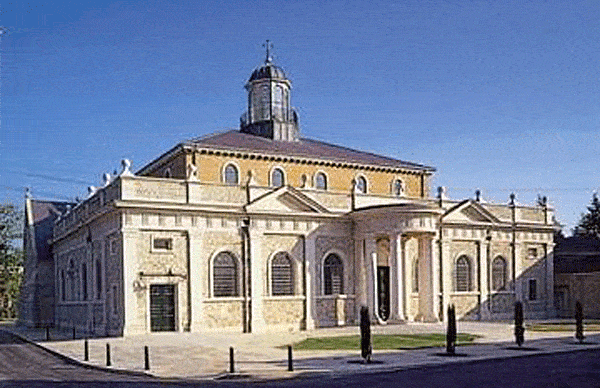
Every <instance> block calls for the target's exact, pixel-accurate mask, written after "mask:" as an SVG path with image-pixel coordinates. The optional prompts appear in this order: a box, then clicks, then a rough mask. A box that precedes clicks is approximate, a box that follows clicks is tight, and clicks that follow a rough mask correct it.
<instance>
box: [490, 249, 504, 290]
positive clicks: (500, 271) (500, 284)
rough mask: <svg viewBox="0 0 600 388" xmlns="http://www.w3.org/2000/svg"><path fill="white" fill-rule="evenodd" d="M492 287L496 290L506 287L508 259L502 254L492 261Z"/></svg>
mask: <svg viewBox="0 0 600 388" xmlns="http://www.w3.org/2000/svg"><path fill="white" fill-rule="evenodd" d="M492 289H493V290H494V291H501V290H504V289H506V260H504V258H503V257H500V256H498V257H496V258H495V259H494V261H492Z"/></svg>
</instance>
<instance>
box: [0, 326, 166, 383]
mask: <svg viewBox="0 0 600 388" xmlns="http://www.w3.org/2000/svg"><path fill="white" fill-rule="evenodd" d="M69 380H71V381H72V380H78V381H81V382H90V381H107V382H111V381H112V382H114V381H130V382H138V383H139V382H141V381H152V380H150V379H149V378H146V377H144V376H140V377H138V376H125V375H121V374H117V373H111V372H105V371H102V370H96V369H91V368H85V367H82V366H79V365H73V364H70V363H68V362H66V361H64V360H63V359H61V358H59V357H56V356H54V355H51V354H50V353H48V352H46V351H44V350H42V349H40V348H38V347H36V346H34V345H31V344H28V343H25V342H23V341H22V340H21V339H19V338H17V337H15V336H14V335H13V334H10V333H7V332H5V331H2V330H0V387H12V386H22V387H32V386H57V387H58V386H68V385H62V384H59V383H58V382H61V381H69ZM35 381H40V382H44V383H43V384H42V385H38V384H36V383H34V382H35ZM154 381H156V380H154ZM53 383H57V384H53ZM82 386H88V385H87V383H85V384H83V385H82ZM141 386H143V385H140V387H141Z"/></svg>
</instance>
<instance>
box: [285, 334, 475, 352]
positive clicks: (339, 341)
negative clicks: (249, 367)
mask: <svg viewBox="0 0 600 388" xmlns="http://www.w3.org/2000/svg"><path fill="white" fill-rule="evenodd" d="M475 338H477V336H476V335H472V334H466V333H459V334H458V339H457V345H461V344H466V343H471V342H473V340H474V339H475ZM372 340H373V349H374V350H382V349H415V348H427V347H438V346H445V344H446V335H445V334H398V335H395V334H375V335H373V337H372ZM294 349H295V350H360V336H359V335H346V336H337V337H320V338H307V339H305V340H304V341H302V342H298V343H296V344H294Z"/></svg>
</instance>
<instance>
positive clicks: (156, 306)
mask: <svg viewBox="0 0 600 388" xmlns="http://www.w3.org/2000/svg"><path fill="white" fill-rule="evenodd" d="M150 330H152V331H175V285H174V284H152V285H151V286H150Z"/></svg>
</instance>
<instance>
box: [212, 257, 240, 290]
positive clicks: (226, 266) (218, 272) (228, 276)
mask: <svg viewBox="0 0 600 388" xmlns="http://www.w3.org/2000/svg"><path fill="white" fill-rule="evenodd" d="M210 275H211V276H210V279H211V282H210V283H211V287H210V288H211V290H210V291H211V295H212V296H213V297H215V298H220V297H238V296H240V262H239V260H238V257H237V256H236V255H235V254H234V253H232V252H230V251H220V252H218V253H217V254H215V255H214V256H213V258H212V260H211V263H210Z"/></svg>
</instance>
